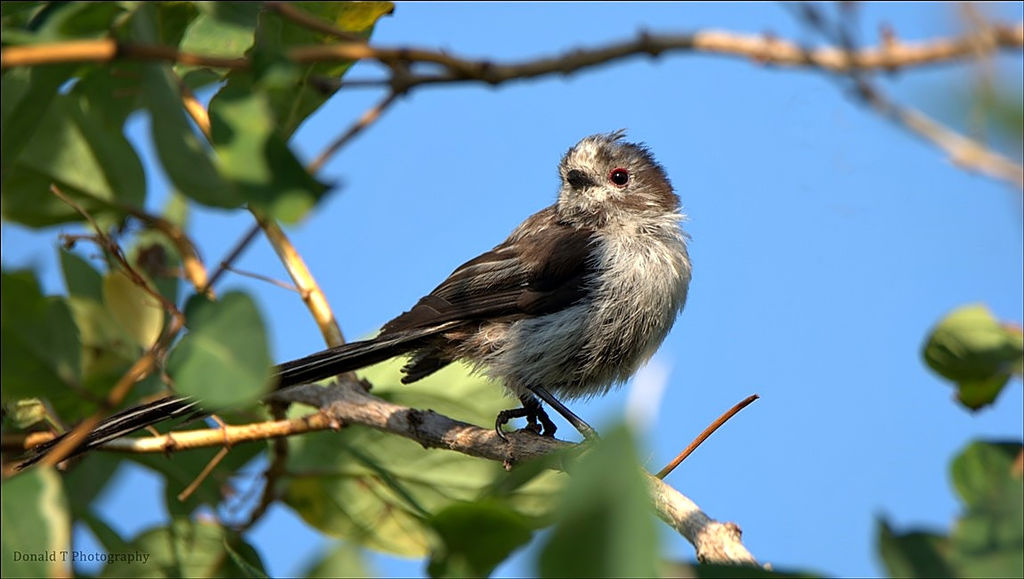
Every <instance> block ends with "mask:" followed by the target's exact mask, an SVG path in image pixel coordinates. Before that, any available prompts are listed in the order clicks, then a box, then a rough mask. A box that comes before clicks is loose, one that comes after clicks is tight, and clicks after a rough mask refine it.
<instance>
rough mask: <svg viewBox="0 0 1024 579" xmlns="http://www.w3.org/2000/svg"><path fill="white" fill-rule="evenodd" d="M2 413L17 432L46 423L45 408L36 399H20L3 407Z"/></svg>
mask: <svg viewBox="0 0 1024 579" xmlns="http://www.w3.org/2000/svg"><path fill="white" fill-rule="evenodd" d="M4 412H5V414H6V415H7V417H8V418H10V420H11V422H13V423H14V427H15V428H17V429H19V430H25V429H26V428H28V427H30V426H33V425H35V424H39V423H40V422H45V421H46V406H45V405H44V404H43V401H42V400H40V399H38V398H22V399H21V400H15V401H14V403H13V404H7V405H5V406H4Z"/></svg>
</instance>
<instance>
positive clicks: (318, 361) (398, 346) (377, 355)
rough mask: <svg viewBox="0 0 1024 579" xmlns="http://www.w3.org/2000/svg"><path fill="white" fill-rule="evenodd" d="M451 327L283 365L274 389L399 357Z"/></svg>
mask: <svg viewBox="0 0 1024 579" xmlns="http://www.w3.org/2000/svg"><path fill="white" fill-rule="evenodd" d="M452 325H453V324H451V323H449V324H442V325H439V326H434V327H431V328H424V329H419V330H410V331H404V332H400V333H396V334H392V335H384V336H380V337H377V338H374V339H372V340H366V341H363V342H351V343H348V344H342V345H340V346H335V347H334V348H331V349H329V350H324V351H322V352H317V353H315V354H310V355H309V356H306V357H305V358H299V359H298V360H292V361H291V362H285V363H284V364H281V365H280V366H278V367H277V387H278V388H287V387H288V386H295V385H297V384H309V383H311V382H316V381H318V380H323V379H325V378H330V377H331V376H337V375H338V374H341V373H343V372H350V371H352V370H358V369H360V368H365V367H367V366H370V365H373V364H376V363H378V362H383V361H384V360H387V359H388V358H394V357H395V356H401V355H402V354H406V353H408V352H410V351H412V350H415V349H417V348H419V347H421V346H422V345H423V344H424V342H425V341H426V340H427V339H429V338H431V337H433V336H435V335H437V334H439V333H441V332H443V331H445V330H447V329H449V328H450V327H451V326H452Z"/></svg>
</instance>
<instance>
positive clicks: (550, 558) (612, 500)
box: [538, 426, 659, 577]
mask: <svg viewBox="0 0 1024 579" xmlns="http://www.w3.org/2000/svg"><path fill="white" fill-rule="evenodd" d="M641 472H642V471H641V467H640V462H639V460H638V459H637V455H636V449H635V447H634V443H633V438H632V436H631V435H630V433H629V430H628V429H627V428H626V427H625V426H620V427H618V428H615V429H613V430H611V431H610V432H608V433H607V434H606V436H605V437H603V438H602V439H601V440H599V441H597V442H595V443H593V448H592V449H591V450H590V451H589V452H587V453H586V454H584V455H583V456H582V457H580V459H579V461H578V462H577V463H576V464H575V465H574V467H573V468H571V469H570V473H569V474H570V479H569V484H568V485H567V487H566V489H565V492H564V493H563V495H562V498H561V504H560V505H559V519H558V522H557V523H556V524H555V527H554V529H552V530H551V534H550V536H549V537H548V539H547V541H546V543H545V545H544V547H543V548H542V550H541V552H540V557H539V560H538V569H539V571H540V575H541V576H544V577H626V576H632V577H653V576H655V575H657V573H658V561H659V553H658V548H657V543H658V540H657V539H658V536H657V532H656V530H655V527H654V519H653V510H652V507H651V502H650V498H649V496H648V494H647V484H646V481H645V480H644V478H643V475H642V474H641Z"/></svg>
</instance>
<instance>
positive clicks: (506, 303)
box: [381, 207, 593, 334]
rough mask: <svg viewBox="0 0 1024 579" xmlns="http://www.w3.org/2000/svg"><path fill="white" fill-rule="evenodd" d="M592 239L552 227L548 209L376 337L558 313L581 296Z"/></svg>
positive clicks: (564, 227)
mask: <svg viewBox="0 0 1024 579" xmlns="http://www.w3.org/2000/svg"><path fill="white" fill-rule="evenodd" d="M592 234H593V233H592V231H590V230H586V229H577V228H574V227H571V226H569V225H565V224H562V223H558V222H557V221H556V220H555V219H554V209H553V208H552V207H549V208H548V209H545V210H544V211H541V212H540V213H537V214H536V215H534V216H532V217H531V218H530V219H529V220H527V221H526V222H525V223H524V224H523V225H521V226H520V227H519V228H518V229H517V230H516V231H514V232H513V233H512V235H511V236H510V237H509V239H508V240H506V241H505V242H504V243H502V244H501V245H499V246H497V247H495V248H494V249H492V250H491V251H488V252H486V253H484V254H482V255H480V256H478V257H476V258H474V259H472V260H470V261H467V262H466V263H464V264H462V265H461V266H459V267H458V268H456V270H455V271H454V272H452V274H451V275H450V276H448V279H446V280H444V281H443V282H442V283H441V285H439V286H437V288H435V289H434V291H432V292H430V294H429V295H427V296H425V297H424V298H423V299H421V300H420V301H419V302H418V303H417V304H416V305H415V306H413V308H412V309H411V310H409V311H408V312H405V313H404V314H402V315H400V316H398V317H397V318H395V319H393V320H391V321H390V322H388V323H387V324H386V325H385V326H384V328H383V330H382V332H381V333H382V334H388V333H392V332H401V331H407V330H411V329H420V328H424V327H429V326H433V325H435V324H441V323H445V322H450V321H454V320H462V321H471V320H481V319H490V318H495V317H511V318H512V319H515V318H516V317H526V316H537V315H543V314H546V313H550V312H554V311H557V310H559V309H561V308H564V307H566V306H568V305H570V304H571V303H573V302H575V301H576V300H578V299H579V298H580V297H581V296H582V295H583V290H584V284H585V283H586V278H587V277H588V274H589V273H590V270H591V268H592V267H593V263H592V260H591V259H590V254H591V250H592V248H591V239H592Z"/></svg>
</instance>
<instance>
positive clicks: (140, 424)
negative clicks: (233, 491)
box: [18, 325, 448, 469]
mask: <svg viewBox="0 0 1024 579" xmlns="http://www.w3.org/2000/svg"><path fill="white" fill-rule="evenodd" d="M446 329H448V325H441V326H435V327H432V328H424V329H417V330H409V331H404V332H400V333H395V334H387V335H384V336H380V337H377V338H374V339H371V340H365V341H362V342H351V343H349V344H342V345H341V346H336V347H334V348H330V349H327V350H323V351H322V352H317V353H315V354H311V355H309V356H306V357H305V358H299V359H298V360H292V361H290V362H285V363H283V364H281V365H279V366H277V368H275V372H276V388H278V389H280V388H286V387H288V386H295V385H298V384H308V383H311V382H316V381H318V380H323V379H325V378H329V377H331V376H336V375H338V374H341V373H343V372H349V371H352V370H358V369H360V368H365V367H366V366H370V365H372V364H376V363H377V362H383V361H384V360H387V359H388V358H393V357H395V356H399V355H402V354H405V353H407V352H409V351H411V350H414V349H416V348H418V347H420V346H422V345H423V343H424V341H425V340H427V339H429V338H431V337H433V336H435V335H437V334H439V333H441V332H443V331H445V330H446ZM209 414H210V411H208V410H204V409H202V408H200V406H199V402H198V401H196V400H195V399H193V398H188V397H182V396H167V397H164V398H160V399H159V400H155V401H153V402H148V403H146V404H142V405H139V406H135V407H133V408H128V409H126V410H122V411H121V412H118V413H117V414H114V415H112V416H110V417H108V418H107V419H105V420H103V421H102V422H100V424H98V425H97V426H96V428H95V429H93V430H92V432H90V433H89V434H88V435H87V436H86V437H85V439H84V440H83V441H82V443H81V444H79V445H78V447H76V448H75V450H74V451H72V452H71V453H70V454H68V456H67V458H71V457H72V456H76V455H79V454H82V453H84V452H88V451H90V450H92V449H94V448H96V447H98V446H101V445H103V444H104V443H107V442H109V441H111V440H114V439H116V438H121V437H122V436H127V435H129V434H131V433H133V432H136V431H138V430H141V429H143V428H146V427H148V426H153V425H155V424H159V423H161V422H166V421H169V420H175V419H178V420H192V419H195V418H199V417H203V416H208V415H209ZM65 436H66V434H62V435H60V436H58V437H57V438H54V439H53V440H50V441H47V442H45V443H43V444H40V445H38V446H35V447H33V448H31V449H29V451H28V452H29V455H28V457H27V458H26V459H24V460H23V461H22V462H21V463H20V464H19V465H18V468H19V469H23V468H25V467H28V466H31V465H33V464H35V463H37V462H39V461H40V460H42V458H43V457H44V456H46V455H47V453H49V452H50V451H51V450H53V448H54V447H55V446H56V445H57V444H58V443H60V441H61V440H63V439H64V437H65Z"/></svg>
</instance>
